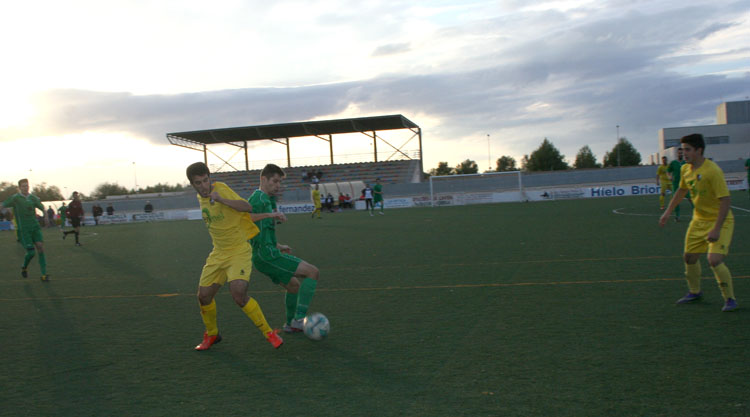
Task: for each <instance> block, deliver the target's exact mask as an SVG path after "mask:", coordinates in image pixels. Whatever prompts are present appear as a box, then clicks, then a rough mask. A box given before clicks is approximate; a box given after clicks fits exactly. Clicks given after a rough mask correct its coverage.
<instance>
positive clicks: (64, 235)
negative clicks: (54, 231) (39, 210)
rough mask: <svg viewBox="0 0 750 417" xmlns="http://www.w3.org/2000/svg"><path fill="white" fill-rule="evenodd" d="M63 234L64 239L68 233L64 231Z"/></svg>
mask: <svg viewBox="0 0 750 417" xmlns="http://www.w3.org/2000/svg"><path fill="white" fill-rule="evenodd" d="M62 234H63V240H65V238H66V237H68V234H67V233H65V232H62Z"/></svg>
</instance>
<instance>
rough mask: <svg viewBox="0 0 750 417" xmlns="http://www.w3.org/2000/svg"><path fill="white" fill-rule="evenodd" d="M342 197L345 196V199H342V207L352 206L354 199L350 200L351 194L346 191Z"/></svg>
mask: <svg viewBox="0 0 750 417" xmlns="http://www.w3.org/2000/svg"><path fill="white" fill-rule="evenodd" d="M344 198H345V200H344V204H345V206H344V207H347V208H354V201H352V196H350V195H349V193H347V194H346V196H345V197H344Z"/></svg>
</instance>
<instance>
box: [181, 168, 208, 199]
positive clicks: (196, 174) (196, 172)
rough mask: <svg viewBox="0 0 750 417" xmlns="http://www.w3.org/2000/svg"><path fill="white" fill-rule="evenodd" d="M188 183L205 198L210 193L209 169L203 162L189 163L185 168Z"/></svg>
mask: <svg viewBox="0 0 750 417" xmlns="http://www.w3.org/2000/svg"><path fill="white" fill-rule="evenodd" d="M185 175H187V178H188V181H190V185H192V186H193V188H194V189H195V191H196V192H197V193H198V194H200V196H201V197H203V198H206V197H208V195H209V194H211V171H209V169H208V166H207V165H206V164H204V163H203V162H196V163H194V164H190V166H189V167H187V169H186V170H185Z"/></svg>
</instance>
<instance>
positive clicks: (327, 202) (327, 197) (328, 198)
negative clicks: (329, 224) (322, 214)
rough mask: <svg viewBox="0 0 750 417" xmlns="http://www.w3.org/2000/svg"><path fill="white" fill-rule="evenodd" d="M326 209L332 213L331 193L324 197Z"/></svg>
mask: <svg viewBox="0 0 750 417" xmlns="http://www.w3.org/2000/svg"><path fill="white" fill-rule="evenodd" d="M326 208H327V209H328V211H329V212H330V213H333V195H331V193H328V195H327V196H326Z"/></svg>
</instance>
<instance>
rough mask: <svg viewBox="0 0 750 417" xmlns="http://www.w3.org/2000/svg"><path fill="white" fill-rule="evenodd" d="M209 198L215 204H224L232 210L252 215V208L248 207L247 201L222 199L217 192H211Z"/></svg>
mask: <svg viewBox="0 0 750 417" xmlns="http://www.w3.org/2000/svg"><path fill="white" fill-rule="evenodd" d="M209 196H210V197H211V200H213V201H216V202H217V203H221V204H224V205H225V206H227V207H230V208H233V209H235V210H237V211H242V212H247V213H252V211H253V206H251V205H250V203H248V202H247V200H243V199H239V200H234V199H229V198H224V197H222V196H221V194H219V192H218V191H211V194H210V195H209Z"/></svg>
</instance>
